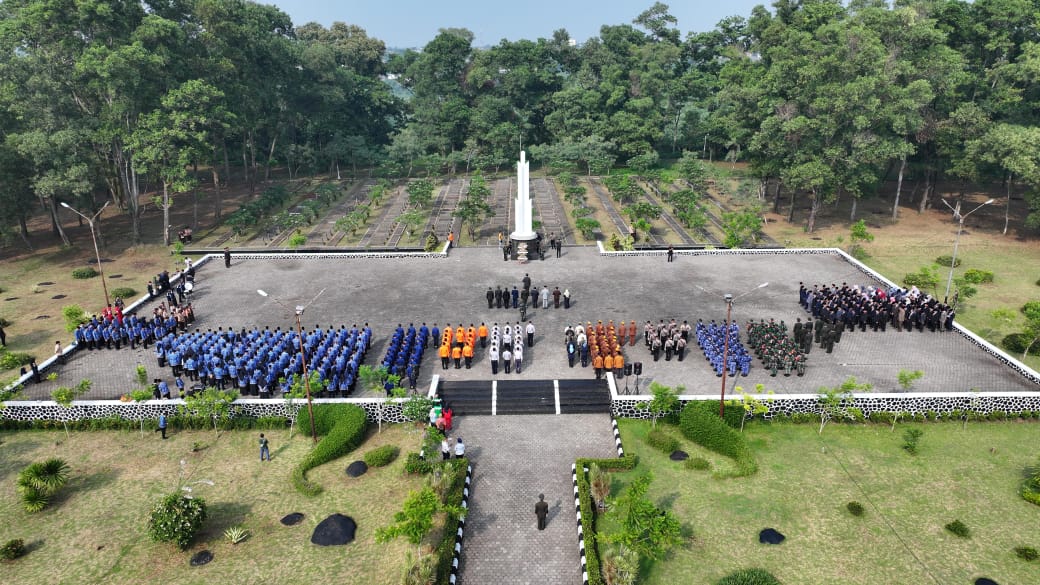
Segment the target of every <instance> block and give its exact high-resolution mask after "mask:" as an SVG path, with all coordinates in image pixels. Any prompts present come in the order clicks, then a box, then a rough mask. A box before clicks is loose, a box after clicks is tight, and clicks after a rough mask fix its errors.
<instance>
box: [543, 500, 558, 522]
mask: <svg viewBox="0 0 1040 585" xmlns="http://www.w3.org/2000/svg"><path fill="white" fill-rule="evenodd" d="M559 513H560V500H556V502H555V503H554V504H553V505H552V506H550V507H549V514H548V516H546V518H545V523H546V524H549V523H550V522H552V521H553V519H554V518H556V515H557V514H559Z"/></svg>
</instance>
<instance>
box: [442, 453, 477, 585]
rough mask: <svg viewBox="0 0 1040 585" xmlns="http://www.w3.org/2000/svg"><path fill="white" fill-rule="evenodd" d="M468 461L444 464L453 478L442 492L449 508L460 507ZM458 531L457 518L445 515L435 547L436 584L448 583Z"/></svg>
mask: <svg viewBox="0 0 1040 585" xmlns="http://www.w3.org/2000/svg"><path fill="white" fill-rule="evenodd" d="M468 467H469V459H466V458H465V457H463V458H461V459H452V460H450V461H446V462H445V463H444V469H445V470H449V469H450V470H452V471H454V478H453V479H452V482H451V487H449V488H448V489H447V490H446V491H445V492H444V503H445V504H447V505H451V506H460V507H461V506H462V496H463V492H464V491H465V489H466V469H467V468H468ZM458 531H459V517H458V516H455V515H454V514H447V515H446V517H445V519H444V530H443V531H441V541H440V543H439V544H438V545H437V549H436V553H435V554H436V555H437V583H448V582H449V581H450V577H451V560H452V557H454V556H455V535H456V534H457V533H458Z"/></svg>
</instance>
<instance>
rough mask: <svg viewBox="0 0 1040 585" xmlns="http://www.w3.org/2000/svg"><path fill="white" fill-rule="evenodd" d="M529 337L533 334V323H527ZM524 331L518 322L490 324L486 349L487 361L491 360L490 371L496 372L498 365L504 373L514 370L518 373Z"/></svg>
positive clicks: (520, 366)
mask: <svg viewBox="0 0 1040 585" xmlns="http://www.w3.org/2000/svg"><path fill="white" fill-rule="evenodd" d="M526 330H527V331H530V334H529V337H533V336H534V324H533V323H528V324H527V329H526ZM524 332H525V328H524V327H522V326H521V325H520V323H519V322H518V323H515V324H513V325H510V324H508V323H506V324H505V325H504V326H502V327H501V328H499V326H498V323H492V324H491V333H490V337H491V339H490V345H491V347H490V348H489V349H488V361H489V362H491V373H492V374H493V375H497V374H498V369H499V367H501V368H502V371H503V372H505V373H507V374H508V373H510V371H511V370H515V371H516V373H517V374H519V373H520V372H521V370H522V368H523V365H524Z"/></svg>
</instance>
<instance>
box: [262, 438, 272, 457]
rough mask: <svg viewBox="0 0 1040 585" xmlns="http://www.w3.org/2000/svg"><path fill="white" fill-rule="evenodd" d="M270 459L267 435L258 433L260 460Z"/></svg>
mask: <svg viewBox="0 0 1040 585" xmlns="http://www.w3.org/2000/svg"><path fill="white" fill-rule="evenodd" d="M270 460H271V448H270V446H269V445H268V443H267V437H264V434H263V433H260V461H270Z"/></svg>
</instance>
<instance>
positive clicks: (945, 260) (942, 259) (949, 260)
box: [935, 254, 961, 268]
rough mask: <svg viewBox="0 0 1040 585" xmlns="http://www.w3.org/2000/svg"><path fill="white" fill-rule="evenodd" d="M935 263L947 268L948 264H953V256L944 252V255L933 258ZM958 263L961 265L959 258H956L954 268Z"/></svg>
mask: <svg viewBox="0 0 1040 585" xmlns="http://www.w3.org/2000/svg"><path fill="white" fill-rule="evenodd" d="M935 263H936V264H938V265H939V266H945V267H947V268H949V267H950V265H951V264H953V256H950V255H949V254H944V255H942V256H939V257H938V258H936V259H935ZM960 265H961V259H960V258H958V259H957V264H956V265H955V266H954V268H956V267H957V266H960Z"/></svg>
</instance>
